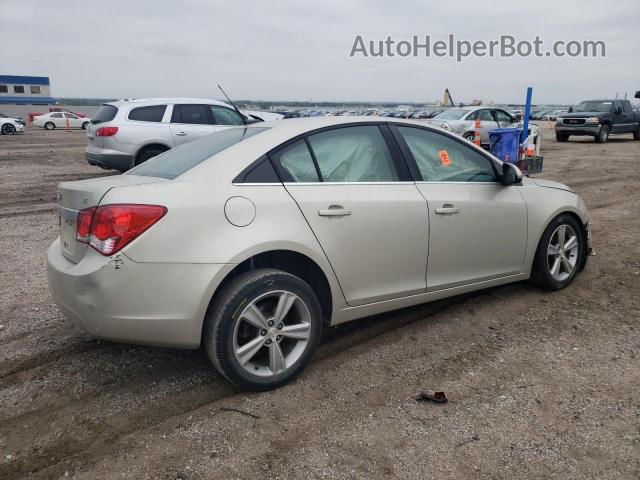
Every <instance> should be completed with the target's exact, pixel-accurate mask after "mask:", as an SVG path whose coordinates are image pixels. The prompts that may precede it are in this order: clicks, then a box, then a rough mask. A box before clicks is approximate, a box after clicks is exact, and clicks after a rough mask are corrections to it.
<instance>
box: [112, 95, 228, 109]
mask: <svg viewBox="0 0 640 480" xmlns="http://www.w3.org/2000/svg"><path fill="white" fill-rule="evenodd" d="M159 103H206V104H209V105H221V106H224V107H229V108H233V107H231V105H229V104H227V103H224V102H221V101H219V100H212V99H210V98H183V97H157V98H123V99H122V100H116V101H114V102H106V103H105V105H113V106H116V107H119V106H122V105H131V104H133V105H145V104H148V105H157V104H159Z"/></svg>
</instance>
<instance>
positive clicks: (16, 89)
mask: <svg viewBox="0 0 640 480" xmlns="http://www.w3.org/2000/svg"><path fill="white" fill-rule="evenodd" d="M13 93H24V86H23V85H14V86H13Z"/></svg>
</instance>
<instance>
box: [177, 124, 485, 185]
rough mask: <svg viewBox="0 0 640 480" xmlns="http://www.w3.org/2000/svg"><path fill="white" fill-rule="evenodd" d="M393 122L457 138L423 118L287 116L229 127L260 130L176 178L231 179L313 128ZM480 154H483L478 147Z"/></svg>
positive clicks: (472, 146)
mask: <svg viewBox="0 0 640 480" xmlns="http://www.w3.org/2000/svg"><path fill="white" fill-rule="evenodd" d="M381 123H386V124H394V125H400V126H401V125H407V126H419V127H425V128H428V129H431V130H437V131H439V132H442V133H444V134H445V135H447V136H450V137H455V138H460V137H457V136H456V135H454V134H452V133H450V132H448V131H446V130H444V129H442V128H440V127H438V126H436V125H434V124H432V123H427V122H425V121H420V120H412V119H400V118H388V117H377V116H368V117H364V116H360V117H344V116H339V117H334V116H322V117H303V118H288V119H284V120H273V121H268V122H259V123H253V124H250V125H246V126H244V127H232V128H248V129H253V128H263V129H265V131H264V132H261V133H259V134H257V135H253V136H251V137H249V138H247V139H246V140H244V141H242V142H239V143H236V144H235V145H232V146H231V147H229V148H227V149H225V150H223V151H221V152H219V153H218V154H216V155H214V156H213V157H212V158H210V159H209V160H207V161H204V162H202V163H200V164H199V165H197V166H195V167H193V168H192V169H191V170H188V171H187V172H185V173H184V174H182V175H181V176H180V177H179V178H180V179H184V180H195V179H199V178H208V179H221V180H223V181H224V180H230V179H232V178H235V176H236V175H237V174H239V173H240V172H241V171H242V170H244V168H246V167H247V166H249V165H250V164H251V163H253V162H254V161H255V160H257V159H258V158H260V157H261V156H262V155H264V154H265V153H267V152H269V151H270V150H272V149H274V148H276V147H278V146H279V145H281V144H283V143H285V142H287V141H289V140H291V139H293V138H294V137H297V136H299V135H304V134H307V133H309V132H312V131H314V130H318V129H322V128H327V127H339V126H348V125H366V124H381ZM469 146H470V147H471V148H479V147H477V146H475V145H473V144H469ZM482 153H483V155H486V154H487V153H486V152H485V151H484V150H482Z"/></svg>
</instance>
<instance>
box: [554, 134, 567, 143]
mask: <svg viewBox="0 0 640 480" xmlns="http://www.w3.org/2000/svg"><path fill="white" fill-rule="evenodd" d="M556 140H557V141H558V142H567V141H568V140H569V135H567V134H564V133H556Z"/></svg>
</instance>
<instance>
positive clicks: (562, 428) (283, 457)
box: [0, 129, 640, 480]
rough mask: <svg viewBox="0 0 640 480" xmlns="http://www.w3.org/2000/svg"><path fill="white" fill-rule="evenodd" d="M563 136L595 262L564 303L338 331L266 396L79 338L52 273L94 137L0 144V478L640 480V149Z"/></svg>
mask: <svg viewBox="0 0 640 480" xmlns="http://www.w3.org/2000/svg"><path fill="white" fill-rule="evenodd" d="M552 134H553V132H552V130H549V129H545V136H546V142H545V145H544V152H543V153H544V155H545V173H544V174H543V175H541V177H543V178H548V179H553V180H558V181H561V182H564V183H567V184H569V185H570V186H572V187H573V188H574V189H575V190H576V191H577V192H579V193H580V194H581V195H582V196H583V197H584V199H585V200H586V202H587V204H588V206H589V208H590V212H591V218H592V229H593V235H594V246H595V248H596V251H597V256H595V257H592V258H591V259H590V261H589V264H588V266H587V268H586V270H585V271H584V272H583V273H582V274H581V275H580V276H579V277H578V278H577V279H576V281H575V282H574V284H573V285H572V286H571V287H569V288H568V289H566V290H563V291H560V292H555V293H544V292H541V291H539V290H536V289H535V288H533V287H531V286H529V285H528V284H526V283H520V284H515V285H510V286H506V287H500V288H495V289H491V290H485V291H482V292H478V293H476V294H473V295H468V296H465V297H462V298H460V297H458V298H454V299H449V300H446V301H442V302H437V303H433V304H429V305H424V306H420V307H414V308H410V309H405V310H401V311H398V312H393V313H390V314H386V315H382V316H377V317H372V318H368V319H364V320H362V321H358V322H354V323H351V324H348V325H345V326H343V327H341V328H337V329H334V330H332V331H331V332H330V333H329V334H328V335H327V339H326V341H325V342H324V343H323V345H322V346H321V348H320V349H319V351H318V353H317V355H316V356H315V358H314V361H313V363H312V364H311V366H310V367H309V368H308V369H307V370H306V371H305V372H304V373H303V375H302V376H301V377H300V378H299V380H298V381H296V382H295V383H293V384H292V385H289V386H287V387H284V388H282V389H280V390H277V391H274V392H268V393H260V394H248V393H245V392H241V391H238V390H236V389H234V388H233V387H231V386H230V385H228V384H227V383H226V382H225V381H224V380H223V379H222V378H221V377H220V375H218V374H217V373H216V372H215V371H214V370H213V368H212V367H211V366H210V365H209V363H208V361H207V359H206V357H205V355H204V354H203V353H202V352H201V351H180V350H171V349H161V348H147V347H138V346H129V345H119V344H114V343H110V342H105V341H99V340H95V339H92V338H90V337H89V336H87V335H86V334H84V333H83V332H81V331H80V330H78V329H77V328H76V327H74V326H73V325H72V324H70V323H69V322H67V321H66V320H65V319H64V318H63V317H62V315H61V314H60V313H59V312H58V310H57V309H56V307H55V306H54V305H53V303H52V300H51V297H50V295H49V292H48V290H47V281H46V272H45V255H46V249H47V247H48V246H49V244H50V243H51V242H52V241H53V240H54V238H55V237H56V235H57V219H56V217H55V214H54V207H55V204H54V201H55V200H54V195H55V187H56V183H57V182H58V181H61V180H71V179H78V178H88V177H91V176H97V175H105V174H108V172H105V171H103V170H100V169H97V168H95V167H90V166H89V165H87V164H86V163H85V162H84V159H83V149H84V145H85V140H84V136H83V134H82V132H73V133H67V132H64V131H54V132H44V131H35V130H30V131H28V132H27V133H26V134H24V135H21V136H11V137H6V136H3V137H0V249H1V252H2V253H1V258H2V261H1V262H0V278H1V279H2V289H0V325H1V327H0V478H1V479H7V480H9V479H15V478H36V479H43V478H47V479H48V478H69V477H71V478H81V479H95V478H109V479H131V478H136V479H142V478H145V479H146V478H158V479H171V480H173V479H177V478H182V479H189V480H191V479H218V478H220V479H229V478H339V479H341V478H345V479H347V478H387V477H398V478H412V479H413V478H415V479H418V478H440V479H463V478H492V479H493V478H496V479H497V478H504V479H514V478H562V479H582V478H585V479H587V478H589V479H591V478H597V479H637V478H640V361H639V359H638V355H640V335H639V333H640V332H639V331H640V325H639V324H638V318H639V317H640V301H639V300H638V292H639V291H640V216H639V215H638V211H640V188H639V186H640V175H639V174H638V170H637V168H638V165H639V163H638V162H640V142H634V141H632V140H631V137H630V136H621V137H618V138H611V140H610V142H609V143H608V144H605V145H598V144H595V143H593V141H591V140H590V139H584V140H575V141H574V140H572V141H571V142H570V143H566V144H560V143H556V142H555V140H554V139H553V135H552ZM627 137H628V138H627ZM423 389H438V390H445V391H446V392H447V395H448V396H449V399H450V401H449V403H447V404H443V405H436V404H431V403H424V402H417V401H415V400H414V396H415V395H416V394H417V393H418V392H419V391H420V390H423Z"/></svg>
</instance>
